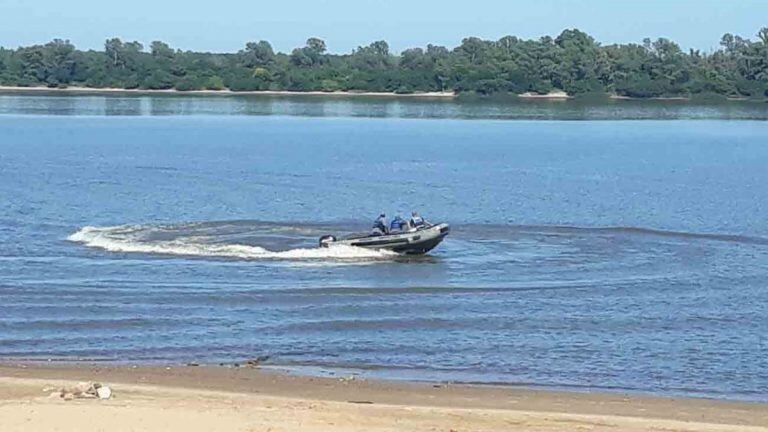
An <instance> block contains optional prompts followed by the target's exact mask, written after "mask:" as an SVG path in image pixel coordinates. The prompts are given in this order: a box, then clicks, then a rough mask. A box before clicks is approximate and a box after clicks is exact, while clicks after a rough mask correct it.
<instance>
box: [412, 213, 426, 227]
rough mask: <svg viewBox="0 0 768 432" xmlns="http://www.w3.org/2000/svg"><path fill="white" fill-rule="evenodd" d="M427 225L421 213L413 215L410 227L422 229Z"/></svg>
mask: <svg viewBox="0 0 768 432" xmlns="http://www.w3.org/2000/svg"><path fill="white" fill-rule="evenodd" d="M426 224H427V221H425V220H424V218H422V217H421V216H420V215H419V212H413V213H411V220H410V225H411V227H412V228H420V227H423V226H425V225H426Z"/></svg>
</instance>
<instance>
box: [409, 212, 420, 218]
mask: <svg viewBox="0 0 768 432" xmlns="http://www.w3.org/2000/svg"><path fill="white" fill-rule="evenodd" d="M418 215H419V212H411V216H413V217H416V216H418Z"/></svg>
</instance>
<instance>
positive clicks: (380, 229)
mask: <svg viewBox="0 0 768 432" xmlns="http://www.w3.org/2000/svg"><path fill="white" fill-rule="evenodd" d="M371 234H373V235H384V234H389V224H388V223H387V215H385V214H384V213H382V214H380V215H379V217H378V218H377V219H376V220H375V221H374V222H373V232H372V233H371Z"/></svg>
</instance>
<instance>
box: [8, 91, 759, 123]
mask: <svg viewBox="0 0 768 432" xmlns="http://www.w3.org/2000/svg"><path fill="white" fill-rule="evenodd" d="M1 114H12V115H17V114H25V115H61V116H86V115H88V116H179V115H185V116H186V115H237V116H302V117H363V118H403V119H500V120H501V119H503V120H510V119H513V120H640V119H645V120H662V119H664V120H683V119H699V120H700V119H721V120H768V102H765V101H720V102H709V103H707V102H690V101H684V100H667V101H659V100H611V99H600V100H593V99H586V100H525V99H511V98H479V97H459V98H456V99H450V98H421V97H399V98H398V97H367V96H365V97H361V96H298V95H294V96H268V95H208V96H200V95H194V94H187V95H167V94H166V95H152V96H141V95H130V94H121V93H117V94H109V95H98V94H85V95H79V96H78V95H71V94H69V95H67V94H65V95H61V94H56V93H53V92H52V93H42V94H35V95H29V94H18V93H12V92H11V93H2V92H0V115H1Z"/></svg>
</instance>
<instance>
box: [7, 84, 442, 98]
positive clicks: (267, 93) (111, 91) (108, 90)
mask: <svg viewBox="0 0 768 432" xmlns="http://www.w3.org/2000/svg"><path fill="white" fill-rule="evenodd" d="M0 92H6V93H26V94H30V93H91V94H120V93H123V94H139V95H153V94H166V95H168V94H170V95H197V96H217V95H218V96H347V97H358V96H365V97H397V98H453V97H455V96H456V94H455V93H453V92H421V93H389V92H355V91H333V92H323V91H306V92H303V91H301V92H300V91H271V90H260V91H232V90H188V91H179V90H176V89H166V90H148V89H121V88H92V87H77V86H71V87H66V88H51V87H9V86H0Z"/></svg>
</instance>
